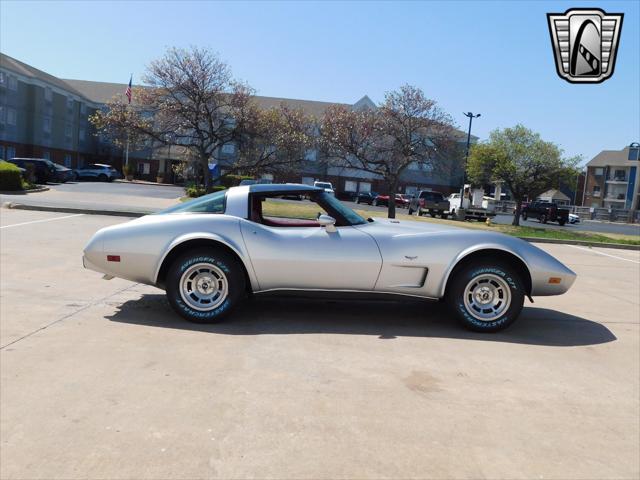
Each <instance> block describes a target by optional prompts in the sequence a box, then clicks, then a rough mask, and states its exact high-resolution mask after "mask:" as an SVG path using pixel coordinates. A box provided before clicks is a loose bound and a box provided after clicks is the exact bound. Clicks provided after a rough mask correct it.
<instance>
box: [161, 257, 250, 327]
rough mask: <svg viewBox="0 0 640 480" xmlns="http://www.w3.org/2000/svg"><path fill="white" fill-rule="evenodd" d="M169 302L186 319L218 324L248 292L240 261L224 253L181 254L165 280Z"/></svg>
mask: <svg viewBox="0 0 640 480" xmlns="http://www.w3.org/2000/svg"><path fill="white" fill-rule="evenodd" d="M166 292H167V299H168V300H169V303H170V304H171V306H172V307H173V309H174V310H175V311H176V312H178V313H179V314H180V315H181V316H183V317H184V318H185V319H187V320H189V321H190V322H195V323H215V322H218V321H220V320H221V319H222V318H224V317H225V316H226V315H228V314H229V313H230V312H231V311H232V310H233V309H234V308H235V307H236V306H237V304H238V303H239V302H240V299H241V298H242V295H244V292H245V276H244V272H243V270H242V266H241V265H240V264H239V262H238V260H237V259H236V258H234V257H233V256H232V255H230V254H228V253H227V252H225V251H222V250H217V249H197V250H195V251H192V252H188V253H184V254H182V255H180V256H179V257H178V258H177V259H176V260H175V261H174V262H173V264H172V265H171V267H170V268H169V272H168V273H167V278H166Z"/></svg>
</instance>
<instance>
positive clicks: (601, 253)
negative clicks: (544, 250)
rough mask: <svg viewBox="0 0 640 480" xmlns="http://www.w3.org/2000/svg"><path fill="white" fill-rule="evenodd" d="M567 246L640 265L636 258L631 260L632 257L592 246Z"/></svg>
mask: <svg viewBox="0 0 640 480" xmlns="http://www.w3.org/2000/svg"><path fill="white" fill-rule="evenodd" d="M565 246H566V247H571V248H577V249H578V250H584V251H585V252H592V253H597V254H598V255H604V256H605V257H611V258H617V259H618V260H624V261H625V262H631V263H637V264H639V265H640V262H638V261H636V260H631V259H630V258H622V257H618V256H616V255H611V254H610V253H604V252H599V251H598V250H593V249H591V248H584V247H578V246H576V245H565Z"/></svg>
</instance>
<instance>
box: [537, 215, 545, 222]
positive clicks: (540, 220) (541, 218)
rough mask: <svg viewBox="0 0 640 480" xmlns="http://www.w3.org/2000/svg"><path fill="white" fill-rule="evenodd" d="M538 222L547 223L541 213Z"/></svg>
mask: <svg viewBox="0 0 640 480" xmlns="http://www.w3.org/2000/svg"><path fill="white" fill-rule="evenodd" d="M538 221H539V222H540V223H547V216H546V215H545V214H544V213H543V214H542V215H540V216H539V217H538Z"/></svg>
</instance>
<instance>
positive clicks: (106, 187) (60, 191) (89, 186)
mask: <svg viewBox="0 0 640 480" xmlns="http://www.w3.org/2000/svg"><path fill="white" fill-rule="evenodd" d="M48 186H49V188H50V190H49V191H48V192H39V193H31V194H26V195H18V194H16V195H8V194H2V195H0V203H4V202H18V203H25V204H31V205H44V206H51V207H55V206H58V207H67V208H70V207H72V208H90V209H99V210H130V211H136V212H143V213H145V212H154V211H158V210H161V209H163V208H167V207H169V206H171V205H173V204H174V203H176V202H177V201H178V199H179V198H180V197H182V196H184V189H183V188H182V187H177V186H173V185H167V186H164V185H146V184H134V183H128V182H112V183H101V182H70V183H64V184H51V185H48ZM344 203H345V204H346V205H347V206H349V207H350V208H356V209H360V210H365V211H366V210H377V211H386V207H374V206H371V205H365V204H356V203H355V202H344ZM398 212H399V213H406V212H407V210H406V209H398ZM512 219H513V217H512V216H511V215H497V216H496V217H495V219H494V221H495V222H496V223H501V224H510V223H511V221H512ZM521 224H522V225H527V226H533V227H537V228H551V229H553V228H561V229H570V230H576V231H592V232H599V233H603V234H606V233H619V234H626V235H640V225H637V224H636V225H629V224H619V223H604V222H592V221H584V222H581V223H580V224H575V225H565V226H564V227H560V226H559V225H556V224H553V223H549V224H546V225H544V224H540V223H539V222H537V221H522V222H521Z"/></svg>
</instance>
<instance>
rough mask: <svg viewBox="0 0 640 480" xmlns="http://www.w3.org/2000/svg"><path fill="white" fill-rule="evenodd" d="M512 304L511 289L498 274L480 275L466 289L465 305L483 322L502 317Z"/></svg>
mask: <svg viewBox="0 0 640 480" xmlns="http://www.w3.org/2000/svg"><path fill="white" fill-rule="evenodd" d="M510 305H511V289H510V288H509V285H507V282H505V280H504V279H503V278H501V277H499V276H498V275H493V274H490V273H484V274H481V275H478V276H477V277H474V278H473V280H471V281H470V282H469V283H468V284H467V286H466V287H465V289H464V306H465V307H466V309H467V312H469V314H470V315H471V316H473V317H474V318H476V319H477V320H480V321H482V322H492V321H494V320H496V319H498V318H500V317H501V316H502V315H504V313H505V312H506V311H507V310H508V309H509V306H510Z"/></svg>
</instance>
